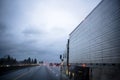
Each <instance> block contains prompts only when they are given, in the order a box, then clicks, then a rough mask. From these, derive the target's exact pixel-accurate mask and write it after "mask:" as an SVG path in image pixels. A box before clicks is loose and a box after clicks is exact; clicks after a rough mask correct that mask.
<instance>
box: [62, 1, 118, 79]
mask: <svg viewBox="0 0 120 80" xmlns="http://www.w3.org/2000/svg"><path fill="white" fill-rule="evenodd" d="M63 59H64V61H63V62H64V64H63V69H64V72H65V73H66V74H67V75H68V76H69V77H70V79H71V80H120V0H102V1H101V2H100V3H99V4H98V5H97V6H96V7H95V8H94V9H93V10H92V12H91V13H90V14H89V15H88V16H87V17H86V18H85V19H84V20H83V21H82V22H81V23H80V24H79V25H78V26H77V27H76V28H75V29H74V30H73V31H72V32H71V33H70V34H69V39H68V43H67V47H66V51H65V53H64V54H63Z"/></svg>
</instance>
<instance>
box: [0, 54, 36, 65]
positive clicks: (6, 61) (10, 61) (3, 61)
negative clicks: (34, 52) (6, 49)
mask: <svg viewBox="0 0 120 80" xmlns="http://www.w3.org/2000/svg"><path fill="white" fill-rule="evenodd" d="M17 64H37V59H32V58H30V57H29V58H27V59H24V60H22V61H17V60H16V58H13V57H11V56H10V55H7V56H5V57H3V58H0V65H17Z"/></svg>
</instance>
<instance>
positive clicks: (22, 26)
mask: <svg viewBox="0 0 120 80" xmlns="http://www.w3.org/2000/svg"><path fill="white" fill-rule="evenodd" d="M100 1H101V0H0V57H3V56H5V55H11V56H13V57H15V58H17V59H18V60H22V59H25V58H28V57H31V58H37V59H38V60H39V61H40V60H43V61H48V62H52V61H55V62H58V61H60V60H59V55H60V54H63V53H64V51H65V48H66V43H67V39H68V38H69V34H70V33H71V32H72V31H73V30H74V29H75V28H76V26H77V25H78V24H79V23H80V22H81V21H82V20H84V18H85V17H86V16H87V15H88V14H89V13H90V12H91V11H92V10H93V9H94V8H95V7H96V6H97V4H98V3H99V2H100Z"/></svg>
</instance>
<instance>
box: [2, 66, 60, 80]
mask: <svg viewBox="0 0 120 80" xmlns="http://www.w3.org/2000/svg"><path fill="white" fill-rule="evenodd" d="M0 80H61V75H60V68H59V67H49V66H46V65H41V66H35V67H29V68H25V69H21V70H16V71H14V72H11V73H9V74H6V75H3V76H0Z"/></svg>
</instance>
